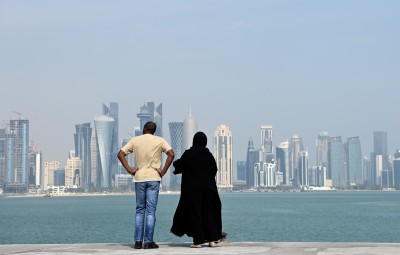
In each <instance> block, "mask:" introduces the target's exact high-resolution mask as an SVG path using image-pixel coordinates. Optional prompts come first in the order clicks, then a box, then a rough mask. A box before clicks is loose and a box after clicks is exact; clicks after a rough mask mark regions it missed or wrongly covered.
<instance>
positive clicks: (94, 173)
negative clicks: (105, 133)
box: [90, 128, 100, 186]
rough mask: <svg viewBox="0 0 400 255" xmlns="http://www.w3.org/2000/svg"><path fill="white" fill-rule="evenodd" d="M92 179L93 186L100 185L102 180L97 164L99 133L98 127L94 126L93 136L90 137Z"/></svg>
mask: <svg viewBox="0 0 400 255" xmlns="http://www.w3.org/2000/svg"><path fill="white" fill-rule="evenodd" d="M90 141H91V142H90V162H91V163H90V167H91V171H90V179H91V186H98V184H99V183H100V181H98V179H97V176H98V174H97V170H98V169H97V166H98V165H100V164H99V148H98V145H97V135H96V129H95V128H94V129H93V130H92V138H91V139H90Z"/></svg>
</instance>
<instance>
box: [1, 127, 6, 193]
mask: <svg viewBox="0 0 400 255" xmlns="http://www.w3.org/2000/svg"><path fill="white" fill-rule="evenodd" d="M5 183H6V129H5V128H1V129H0V186H3V185H4V184H5Z"/></svg>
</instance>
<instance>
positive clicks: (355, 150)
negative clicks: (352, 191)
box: [345, 136, 363, 186]
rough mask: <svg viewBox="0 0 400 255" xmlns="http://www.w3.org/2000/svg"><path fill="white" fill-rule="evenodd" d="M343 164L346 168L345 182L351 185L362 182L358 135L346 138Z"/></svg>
mask: <svg viewBox="0 0 400 255" xmlns="http://www.w3.org/2000/svg"><path fill="white" fill-rule="evenodd" d="M345 164H346V168H347V169H346V170H347V171H346V179H347V182H346V184H347V185H351V186H354V185H359V184H362V183H363V178H362V154H361V144H360V139H359V138H358V136H357V137H350V138H347V141H346V143H345Z"/></svg>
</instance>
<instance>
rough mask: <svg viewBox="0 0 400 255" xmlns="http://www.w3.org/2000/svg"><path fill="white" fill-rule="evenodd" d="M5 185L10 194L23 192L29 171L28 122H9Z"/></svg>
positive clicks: (26, 120)
mask: <svg viewBox="0 0 400 255" xmlns="http://www.w3.org/2000/svg"><path fill="white" fill-rule="evenodd" d="M5 147H6V149H5V151H6V185H7V190H8V191H11V192H25V191H26V190H27V188H28V171H29V155H28V150H29V120H28V119H21V118H19V119H16V120H10V124H9V133H8V134H6V136H5Z"/></svg>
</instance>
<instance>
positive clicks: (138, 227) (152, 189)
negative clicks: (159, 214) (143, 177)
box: [135, 181, 160, 243]
mask: <svg viewBox="0 0 400 255" xmlns="http://www.w3.org/2000/svg"><path fill="white" fill-rule="evenodd" d="M159 190H160V182H159V181H149V182H136V183H135V193H136V217H135V241H143V240H144V242H145V243H149V242H153V235H154V227H155V224H156V208H157V202H158V192H159ZM143 235H144V237H143Z"/></svg>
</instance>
